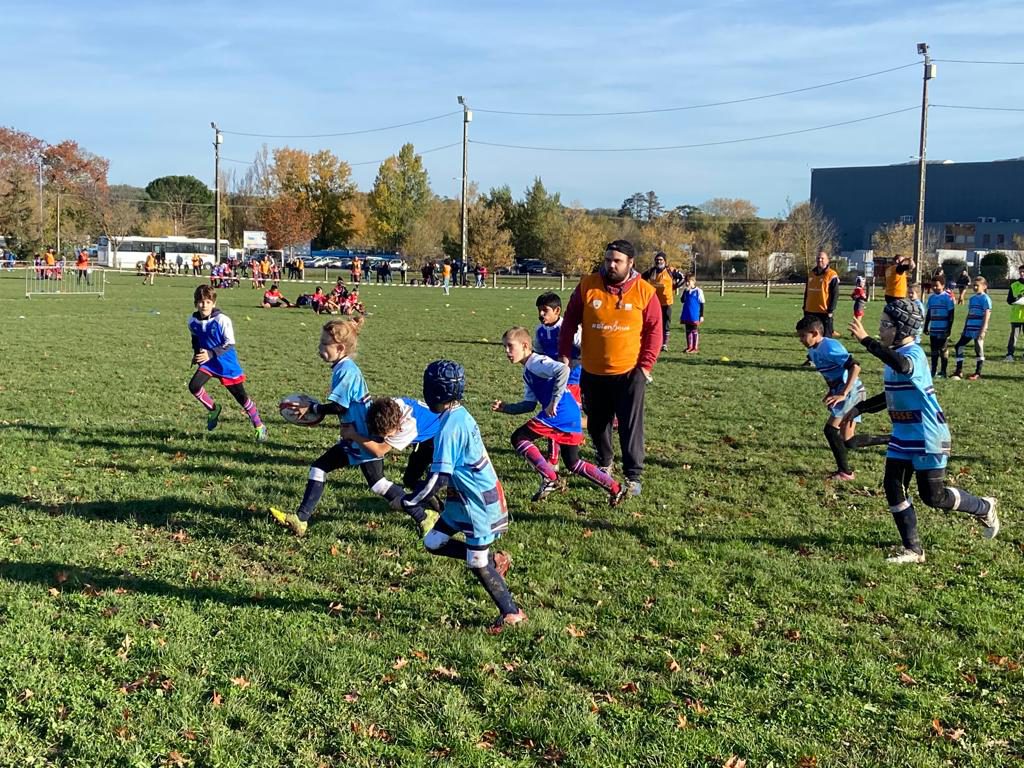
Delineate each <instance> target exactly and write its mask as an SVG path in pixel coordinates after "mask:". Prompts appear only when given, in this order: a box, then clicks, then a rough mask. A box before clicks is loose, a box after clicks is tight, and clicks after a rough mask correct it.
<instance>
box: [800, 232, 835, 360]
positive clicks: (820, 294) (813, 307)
mask: <svg viewBox="0 0 1024 768" xmlns="http://www.w3.org/2000/svg"><path fill="white" fill-rule="evenodd" d="M838 301H839V274H838V273H837V272H836V271H835V270H834V269H832V267H830V266H829V265H828V253H827V252H826V251H818V257H817V259H816V260H815V262H814V267H813V268H812V269H811V271H810V272H808V273H807V284H806V285H805V286H804V316H805V317H806V316H807V315H810V316H812V317H816V318H818V320H820V321H821V325H822V328H823V329H824V331H825V338H826V339H831V338H832V315H833V313H835V311H836V302H838ZM804 365H805V366H810V365H811V358H810V356H809V355H808V357H807V359H806V360H805V361H804Z"/></svg>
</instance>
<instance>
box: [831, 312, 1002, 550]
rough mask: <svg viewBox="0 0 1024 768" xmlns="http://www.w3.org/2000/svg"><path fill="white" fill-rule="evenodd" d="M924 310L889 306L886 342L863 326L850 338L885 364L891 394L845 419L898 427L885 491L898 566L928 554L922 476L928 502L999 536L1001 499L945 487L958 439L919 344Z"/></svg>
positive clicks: (854, 326)
mask: <svg viewBox="0 0 1024 768" xmlns="http://www.w3.org/2000/svg"><path fill="white" fill-rule="evenodd" d="M921 324H922V318H921V315H920V314H919V313H918V311H917V308H916V307H915V306H914V305H913V304H911V303H910V302H908V301H906V300H905V299H902V300H901V299H896V300H894V301H891V302H889V303H888V304H887V305H886V307H885V309H883V310H882V320H881V323H880V325H879V329H878V340H877V341H876V340H875V339H873V338H871V337H870V336H869V335H868V332H867V331H866V330H864V325H863V323H861V321H860V320H858V319H854V320H853V321H852V322H851V323H850V332H851V333H852V334H853V335H854V337H855V338H856V339H857V340H859V341H860V343H861V344H863V345H864V348H865V349H866V350H867V351H868V352H870V353H871V354H872V355H874V356H875V357H877V358H878V359H879V360H881V361H882V362H883V363H885V372H884V374H883V375H884V379H885V392H884V393H883V394H880V395H876V396H875V397H872V398H871V399H870V400H866V401H865V402H863V403H861V404H859V405H857V406H855V407H854V408H852V409H850V411H848V412H847V414H846V416H844V422H852V421H853V420H854V419H856V418H857V417H858V416H859V415H860V414H861V413H874V412H877V411H881V410H882V409H885V408H887V409H888V411H889V418H890V419H891V421H892V435H891V436H890V437H889V450H888V451H887V453H886V455H885V476H884V480H883V486H884V488H885V497H886V500H887V501H888V502H889V511H890V512H892V516H893V519H894V520H895V522H896V528H897V529H898V530H899V532H900V539H901V540H902V543H903V547H902V550H901V551H900V552H898V553H897V554H895V555H893V556H892V557H890V558H888V562H890V563H897V564H902V563H923V562H924V561H925V555H924V548H923V547H922V546H921V539H920V537H919V536H918V533H917V514H916V513H915V511H914V504H913V502H911V501H910V499H908V498H907V490H908V488H909V486H910V480H911V478H913V477H915V476H916V478H917V490H918V494H919V495H920V497H921V501H923V502H924V503H925V504H927V505H928V506H930V507H934V508H936V509H951V510H957V511H960V512H965V513H967V514H969V515H971V516H973V517H974V518H975V519H976V520H977V521H978V522H979V523H980V524H981V525H982V526H983V527H984V531H983V535H984V537H985V538H986V539H992V538H995V536H996V534H998V533H999V516H998V515H997V514H996V500H995V498H993V497H991V496H988V497H984V498H979V497H978V496H974V495H972V494H970V493H968V492H967V491H964V490H961V489H960V488H948V487H946V484H945V478H946V462H947V460H948V457H949V450H950V436H949V427H948V426H947V425H946V417H945V415H944V414H943V412H942V408H941V407H940V406H939V401H938V399H937V398H936V397H935V388H934V387H933V386H932V377H931V373H930V372H929V369H928V360H927V358H926V357H925V355H924V350H922V349H921V347H920V346H918V345H917V344H915V343H914V334H915V333H916V332H917V329H918V328H919V327H921Z"/></svg>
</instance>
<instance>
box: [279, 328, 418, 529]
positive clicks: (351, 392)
mask: <svg viewBox="0 0 1024 768" xmlns="http://www.w3.org/2000/svg"><path fill="white" fill-rule="evenodd" d="M359 329H360V323H358V322H356V321H353V320H331V321H330V322H328V323H326V324H325V325H324V327H323V329H322V330H321V331H320V346H319V348H318V354H319V356H320V359H321V360H323V361H324V362H325V363H328V364H329V365H330V366H331V391H330V393H329V394H328V395H327V400H326V402H323V403H317V404H314V405H312V406H310V405H307V404H306V403H297V402H295V403H282V405H287V406H288V407H289V408H290V409H291V410H292V411H293V412H294V413H295V414H296V416H297V417H298V418H302V417H304V416H305V415H306V413H307V412H309V411H310V410H312V411H313V413H314V414H316V415H319V416H337V417H338V421H339V422H340V423H341V425H342V428H343V429H344V427H345V425H351V429H352V430H353V431H354V433H355V434H360V435H365V434H368V432H369V430H368V429H367V426H366V410H367V407H368V406H369V404H370V395H369V393H368V392H367V389H366V381H365V380H364V379H363V372H362V371H361V370H359V366H358V365H356V362H355V360H353V359H352V357H353V356H354V355H355V353H356V349H357V347H358V345H359ZM349 434H352V432H350V433H349ZM349 466H352V467H359V469H360V470H361V471H362V473H363V478H364V479H365V480H366V485H367V486H368V487H369V489H370V490H371V491H372V492H373V493H375V494H377V495H378V496H381V497H382V498H383V499H384V500H385V501H387V502H388V503H389V504H390V505H391V507H392V508H393V509H403V507H402V506H401V503H400V502H401V499H402V496H403V492H402V489H401V488H399V487H398V486H396V485H395V484H394V483H392V482H391V481H390V480H388V479H387V478H386V477H384V462H383V460H382V459H381V458H380V457H378V456H375V455H373V454H371V453H370V452H369V451H367V450H366V449H365V448H363V446H362V445H360V444H358V443H355V442H353V441H352V440H350V439H348V438H346V437H345V436H344V434H343V435H342V438H341V440H339V441H338V442H337V443H335V444H334V445H333V446H331V447H330V448H328V449H327V451H326V452H325V453H324V454H323V455H322V456H320V458H318V459H317V460H316V461H314V462H313V465H312V466H311V467H310V468H309V479H308V480H306V490H305V491H304V492H303V494H302V501H301V502H300V504H299V508H298V509H297V510H296V511H295V512H284V511H282V510H281V509H278V508H276V507H271V508H270V514H271V516H272V517H273V518H274V520H275V521H276V522H277V523H278V524H280V525H283V526H286V527H288V528H291V530H292V532H293V533H294V534H295V535H296V536H305V535H306V529H307V528H308V527H309V519H310V518H311V517H312V516H313V512H314V510H315V509H316V505H317V504H318V503H319V502H320V497H321V496H323V493H324V486H325V485H326V483H327V475H328V473H330V472H333V471H334V470H336V469H340V468H342V467H349ZM405 511H406V512H407V513H408V514H409V516H410V517H412V518H413V519H414V520H415V521H416V522H417V523H421V522H422V521H423V517H424V516H423V515H421V514H417V513H414V512H413V511H412V510H405Z"/></svg>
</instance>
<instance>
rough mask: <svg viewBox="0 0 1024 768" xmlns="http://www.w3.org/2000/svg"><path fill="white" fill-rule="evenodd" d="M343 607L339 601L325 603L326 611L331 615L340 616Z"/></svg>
mask: <svg viewBox="0 0 1024 768" xmlns="http://www.w3.org/2000/svg"><path fill="white" fill-rule="evenodd" d="M343 607H344V606H343V605H342V604H341V603H339V602H333V603H328V604H327V612H328V613H329V614H330V615H331V616H340V615H341V611H342V608H343Z"/></svg>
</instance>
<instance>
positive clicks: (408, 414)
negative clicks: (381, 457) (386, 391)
mask: <svg viewBox="0 0 1024 768" xmlns="http://www.w3.org/2000/svg"><path fill="white" fill-rule="evenodd" d="M392 399H393V400H394V401H395V402H396V403H398V407H399V408H400V409H401V411H402V422H401V424H400V425H399V427H398V431H397V432H395V433H394V434H392V435H388V436H387V437H385V438H384V442H385V443H387V444H388V445H390V446H391V447H392V448H394V449H396V450H399V451H404V450H405V449H406V448H408V447H409V446H410V445H419V444H420V443H425V442H427V441H428V440H433V439H434V437H435V436H436V435H437V431H438V429H440V428H441V418H442V414H440V413H434V412H433V411H432V410H430V408H428V407H427V404H426V403H424V402H423V401H422V400H416V399H414V398H411V397H395V398H392Z"/></svg>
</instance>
